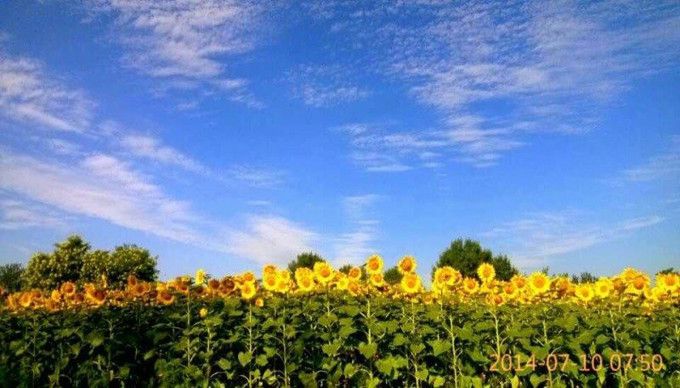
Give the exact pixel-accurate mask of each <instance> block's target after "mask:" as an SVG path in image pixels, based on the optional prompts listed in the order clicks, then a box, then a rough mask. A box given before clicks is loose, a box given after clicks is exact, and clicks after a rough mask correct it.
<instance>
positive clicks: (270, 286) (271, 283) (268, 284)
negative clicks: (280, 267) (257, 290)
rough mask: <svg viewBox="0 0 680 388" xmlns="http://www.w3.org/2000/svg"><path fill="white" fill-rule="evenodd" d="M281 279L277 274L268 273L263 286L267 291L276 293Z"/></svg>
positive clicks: (263, 280)
mask: <svg viewBox="0 0 680 388" xmlns="http://www.w3.org/2000/svg"><path fill="white" fill-rule="evenodd" d="M278 281H279V277H278V276H276V272H274V273H267V274H265V275H264V277H263V278H262V285H263V287H264V289H265V290H267V291H276V286H277V284H278Z"/></svg>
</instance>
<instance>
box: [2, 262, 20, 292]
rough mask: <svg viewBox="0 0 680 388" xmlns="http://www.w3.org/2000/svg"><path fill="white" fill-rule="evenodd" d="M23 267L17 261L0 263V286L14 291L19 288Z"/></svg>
mask: <svg viewBox="0 0 680 388" xmlns="http://www.w3.org/2000/svg"><path fill="white" fill-rule="evenodd" d="M23 273H24V267H23V266H22V265H21V264H18V263H11V264H3V265H0V288H2V289H4V290H6V291H10V292H14V291H19V290H20V289H21V275H22V274H23Z"/></svg>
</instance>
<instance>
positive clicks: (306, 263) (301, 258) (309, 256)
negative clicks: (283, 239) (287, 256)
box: [288, 252, 324, 273]
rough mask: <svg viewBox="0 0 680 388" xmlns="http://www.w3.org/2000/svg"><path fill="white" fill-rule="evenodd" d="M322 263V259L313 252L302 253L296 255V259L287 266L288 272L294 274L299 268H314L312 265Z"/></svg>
mask: <svg viewBox="0 0 680 388" xmlns="http://www.w3.org/2000/svg"><path fill="white" fill-rule="evenodd" d="M319 261H324V259H323V257H321V256H319V255H317V254H316V253H314V252H304V253H300V254H299V255H297V258H296V259H295V260H293V261H291V262H290V263H289V264H288V269H289V270H290V272H293V273H295V270H296V269H298V268H300V267H306V268H310V269H311V268H314V263H316V262H319Z"/></svg>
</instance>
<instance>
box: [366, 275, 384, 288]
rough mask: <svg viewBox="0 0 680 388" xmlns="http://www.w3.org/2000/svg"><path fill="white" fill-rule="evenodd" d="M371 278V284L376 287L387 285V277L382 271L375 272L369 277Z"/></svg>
mask: <svg viewBox="0 0 680 388" xmlns="http://www.w3.org/2000/svg"><path fill="white" fill-rule="evenodd" d="M369 280H370V281H371V284H372V285H373V286H374V287H382V286H384V285H385V278H384V277H383V274H382V273H380V272H379V273H374V274H372V275H371V276H370V277H369Z"/></svg>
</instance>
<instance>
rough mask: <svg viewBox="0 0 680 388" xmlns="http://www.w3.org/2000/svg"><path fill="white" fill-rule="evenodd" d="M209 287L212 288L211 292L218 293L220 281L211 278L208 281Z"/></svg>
mask: <svg viewBox="0 0 680 388" xmlns="http://www.w3.org/2000/svg"><path fill="white" fill-rule="evenodd" d="M208 288H209V289H210V292H212V293H216V292H217V291H219V289H220V281H219V280H217V279H210V280H209V281H208Z"/></svg>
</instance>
